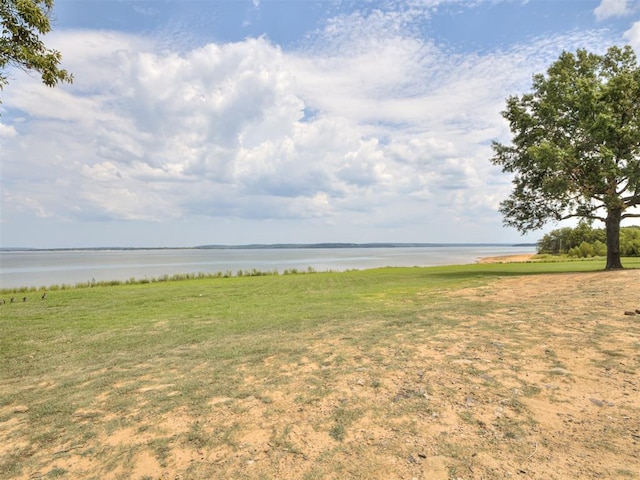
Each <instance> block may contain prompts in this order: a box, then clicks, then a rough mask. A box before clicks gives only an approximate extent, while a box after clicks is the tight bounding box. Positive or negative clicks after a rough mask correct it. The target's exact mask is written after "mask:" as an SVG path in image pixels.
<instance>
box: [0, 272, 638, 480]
mask: <svg viewBox="0 0 640 480" xmlns="http://www.w3.org/2000/svg"><path fill="white" fill-rule="evenodd" d="M341 275H346V274H341ZM362 275H363V274H358V273H354V274H353V275H352V279H351V280H350V282H351V283H350V284H349V285H351V286H350V287H349V288H348V293H349V294H350V295H351V301H350V302H349V306H347V304H346V303H345V304H341V303H340V302H341V300H340V299H341V298H343V294H344V293H345V288H346V287H345V286H344V285H343V284H341V283H340V282H341V281H342V280H340V278H345V277H341V276H340V275H332V276H326V277H325V276H324V274H323V275H318V277H317V278H316V279H315V280H314V279H312V278H308V279H305V280H304V281H305V282H306V281H309V282H313V281H319V280H318V279H323V280H321V281H320V283H318V288H319V289H320V290H322V288H325V287H326V284H327V283H328V284H332V283H334V282H337V284H336V285H334V287H335V288H337V289H338V292H337V293H336V292H334V291H333V290H331V288H333V287H326V288H327V289H326V290H323V291H322V292H323V293H322V294H321V295H320V296H321V297H322V299H321V298H319V297H316V298H315V300H314V301H315V302H317V303H316V304H315V305H313V306H312V308H311V309H310V310H304V309H303V310H296V311H297V312H298V314H299V315H306V316H307V317H308V321H307V322H306V323H303V324H282V325H280V326H277V327H275V328H272V329H259V330H253V331H252V330H248V331H234V332H231V333H228V334H225V335H223V336H222V337H219V336H218V337H216V336H215V335H213V334H212V333H211V332H212V331H211V330H207V329H206V328H205V326H206V325H208V324H215V323H216V322H217V321H219V319H220V318H227V317H225V316H224V315H222V314H218V313H215V312H211V311H210V314H209V315H208V316H207V315H201V313H202V312H201V311H195V310H191V311H190V312H191V316H192V317H193V319H191V320H189V322H195V323H197V324H198V325H199V326H198V328H195V329H192V330H189V331H188V332H190V333H188V334H187V333H185V331H183V330H180V332H178V333H179V334H180V335H183V336H184V337H181V338H180V339H179V341H176V342H173V343H172V342H170V341H169V339H167V338H166V337H167V336H169V337H172V336H175V335H172V328H177V327H176V325H177V323H176V322H178V320H176V319H175V318H172V317H171V315H168V317H169V318H157V317H158V316H162V315H159V314H158V313H157V312H155V310H154V311H152V312H151V313H150V314H149V316H148V317H142V318H141V319H139V320H138V321H136V322H134V324H132V325H130V326H128V327H126V326H120V327H118V328H121V329H122V330H120V333H123V332H124V333H126V334H127V335H129V336H130V337H131V338H132V342H133V343H134V344H136V343H137V344H140V345H142V347H141V351H138V352H133V351H131V350H127V351H129V352H130V355H125V354H124V350H123V351H120V350H119V348H121V347H118V349H113V348H112V349H111V350H108V352H109V355H113V356H114V358H112V359H111V360H109V359H107V358H105V357H102V356H101V355H100V348H104V349H107V347H108V338H110V336H112V335H115V334H114V333H113V332H112V331H110V330H109V329H105V330H100V329H98V328H97V324H96V325H94V330H93V331H89V332H85V336H83V337H78V338H76V337H74V335H75V333H73V332H72V331H69V332H66V333H65V332H64V331H57V332H53V333H51V334H50V341H51V342H57V344H60V345H61V348H60V349H59V350H56V351H55V352H53V353H52V356H51V358H52V359H53V360H51V362H50V365H51V368H50V370H49V371H46V369H44V368H43V365H45V364H46V360H45V363H39V361H38V360H37V359H35V358H31V359H30V358H29V355H33V353H32V354H29V353H28V352H26V351H19V352H16V355H15V357H12V358H14V360H16V359H19V360H20V361H24V362H26V365H25V369H24V376H23V377H19V378H18V377H12V378H7V377H2V384H1V385H0V398H2V399H3V400H2V401H1V402H0V437H2V438H3V439H5V440H4V441H3V442H1V443H0V474H1V475H0V476H1V477H2V478H7V479H33V478H74V479H77V478H95V479H98V478H99V479H125V478H126V479H136V480H141V479H154V480H155V479H172V480H173V479H181V480H182V479H209V478H234V479H242V478H247V479H276V478H277V479H342V478H354V479H356V478H361V479H376V478H377V479H413V478H416V479H423V478H424V479H435V480H438V479H478V480H479V479H485V480H486V479H502V478H530V479H540V478H545V479H566V478H640V423H639V421H638V418H640V380H639V377H640V321H639V320H638V319H640V316H625V315H624V311H625V310H634V309H635V308H640V271H637V270H628V271H622V272H596V273H570V274H552V275H549V274H547V275H528V276H515V277H513V276H511V277H494V278H491V279H485V280H483V281H481V282H479V281H478V280H477V279H472V280H468V281H467V280H465V281H461V282H458V283H455V284H452V285H451V286H449V287H442V288H440V287H438V285H437V283H436V282H429V281H427V280H424V279H423V282H422V284H421V282H420V276H416V277H415V279H414V280H412V281H411V282H408V283H406V284H403V283H402V282H399V281H398V279H395V280H389V282H390V283H388V284H384V282H383V284H382V285H380V282H381V281H382V280H381V279H380V278H379V279H377V283H375V285H377V286H376V287H374V286H373V285H374V283H372V284H371V286H362V284H364V283H366V281H365V277H366V276H362ZM407 275H408V274H407ZM243 281H246V282H257V283H251V285H254V286H255V287H256V289H255V290H253V293H252V294H251V298H252V300H248V298H247V297H244V296H242V298H239V299H237V302H239V303H237V304H236V303H233V302H230V303H228V304H227V307H226V308H231V306H233V308H231V310H233V309H234V308H235V309H237V310H238V311H239V310H242V309H243V308H249V307H248V306H246V305H248V303H246V302H249V301H253V302H257V304H260V302H262V301H266V299H265V298H263V297H261V296H260V293H259V290H260V288H262V289H263V290H264V294H265V295H266V296H269V295H271V297H269V298H273V291H272V290H270V289H269V288H267V287H266V285H267V283H261V282H278V281H280V280H278V279H273V278H271V279H245V280H243ZM286 281H287V282H294V283H295V282H297V281H298V280H296V279H290V280H286ZM198 285H200V284H198ZM202 285H203V286H204V285H208V284H202ZM216 285H218V284H216ZM241 285H242V288H243V289H244V290H245V291H246V288H247V285H249V284H248V283H241ZM322 285H325V287H322ZM354 285H356V286H354ZM367 285H369V284H367ZM421 285H422V286H421ZM280 286H281V285H280ZM291 287H292V288H293V283H292V284H291ZM118 288H121V287H118ZM123 291H126V292H131V291H133V292H135V290H123ZM338 293H340V295H338ZM243 295H248V294H247V293H245V294H243ZM336 295H337V296H336ZM303 297H304V295H303V294H302V293H301V298H303ZM198 298H199V297H198ZM52 301H55V298H54V299H53V300H52ZM69 301H73V299H71V300H69ZM185 301H188V302H191V301H196V300H195V299H194V298H191V299H187V300H185ZM235 301H236V300H234V302H235ZM325 301H326V302H328V303H329V304H338V307H339V308H333V307H331V306H330V305H325V304H324V303H323V302H325ZM347 301H349V298H347ZM272 302H275V304H273V303H272V304H271V306H270V308H278V300H272ZM243 305H245V307H243ZM4 307H11V308H15V307H18V305H13V306H9V305H5V306H4ZM19 307H22V305H20V306H19ZM32 308H34V309H35V307H32ZM279 308H280V309H281V316H282V317H286V316H287V315H289V313H291V312H290V311H289V308H290V307H287V306H285V305H284V304H283V305H280V306H279ZM291 308H293V307H291ZM299 308H300V306H299V305H298V306H296V309H299ZM294 310H295V309H294ZM8 311H9V310H7V309H5V310H4V311H3V312H2V315H5V316H4V317H2V320H3V321H4V322H10V321H11V320H12V319H10V318H8V317H7V316H6V315H7V312H8ZM197 312H200V313H198V314H196V313H197ZM313 312H321V315H320V314H319V317H320V318H311V317H313ZM35 313H37V310H33V312H32V313H31V314H30V315H31V316H32V317H33V315H35ZM236 313H237V311H234V313H229V312H227V314H226V315H227V316H229V315H232V314H233V315H235V314H236ZM293 313H295V312H293ZM245 315H249V314H247V313H245ZM165 316H167V315H165ZM237 318H244V317H243V316H242V315H241V314H240V315H239V316H238V317H237ZM153 319H155V320H153ZM34 321H35V320H34ZM185 321H186V320H185V319H184V318H182V319H179V322H185ZM179 322H178V323H179ZM116 323H117V322H116ZM4 325H8V323H4ZM16 331H17V330H16ZM176 332H177V330H176ZM127 335H124V337H125V338H126V336H127ZM189 335H191V336H189ZM142 338H146V339H147V341H146V342H147V343H141V342H142V340H141V339H142ZM218 338H222V340H221V341H218V340H217V339H218ZM79 339H82V341H85V342H87V341H88V340H90V341H91V342H93V343H92V344H91V345H87V348H88V349H89V350H90V351H91V356H90V357H87V356H82V355H81V354H80V353H78V352H73V351H72V350H75V349H77V348H78V343H77V341H79ZM149 339H151V340H149ZM65 341H67V342H68V345H69V348H70V350H69V351H68V356H69V361H68V365H67V366H65V363H64V352H65V349H64V342H65ZM118 341H119V342H121V341H122V339H119V340H118ZM36 343H37V341H36V340H35V339H34V345H36ZM25 345H28V342H26V343H25ZM118 345H121V344H120V343H119V344H118ZM153 345H160V347H162V348H160V347H158V348H154V347H153ZM122 348H124V347H122ZM127 348H129V347H127ZM36 350H37V349H36ZM145 352H146V353H145ZM7 358H8V357H5V360H4V361H5V362H9V361H10V360H11V359H9V360H7ZM92 358H93V359H96V360H92ZM29 362H31V364H32V365H33V368H34V369H36V371H37V374H34V373H33V372H29V364H30V363H29ZM6 365H8V363H7V364H6ZM12 368H15V366H14V367H12Z"/></svg>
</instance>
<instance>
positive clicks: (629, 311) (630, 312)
mask: <svg viewBox="0 0 640 480" xmlns="http://www.w3.org/2000/svg"><path fill="white" fill-rule="evenodd" d="M624 314H625V315H628V316H630V317H631V316H633V315H635V314H636V312H634V311H632V310H627V311H625V312H624Z"/></svg>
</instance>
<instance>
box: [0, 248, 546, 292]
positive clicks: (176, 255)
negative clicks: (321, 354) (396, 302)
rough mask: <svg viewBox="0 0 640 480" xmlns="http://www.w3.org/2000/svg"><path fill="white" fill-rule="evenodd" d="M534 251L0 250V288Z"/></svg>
mask: <svg viewBox="0 0 640 480" xmlns="http://www.w3.org/2000/svg"><path fill="white" fill-rule="evenodd" d="M520 253H535V247H532V246H531V247H528V246H519V247H516V246H510V245H503V246H494V245H491V246H459V245H443V246H426V247H393V248H260V249H228V248H225V249H215V248H211V249H159V250H153V249H151V250H46V251H43V250H37V251H0V288H17V287H46V286H50V285H62V284H69V285H75V284H76V283H82V282H91V281H92V280H95V281H109V280H121V281H124V280H128V279H131V278H136V279H144V278H158V277H162V276H164V275H169V276H171V275H174V274H183V273H184V274H186V273H205V274H215V273H218V272H223V273H224V272H232V273H233V274H236V272H238V271H239V270H243V271H251V270H253V269H256V270H260V271H265V272H266V271H274V270H277V271H278V272H280V273H282V272H284V271H285V270H292V269H297V270H307V269H308V268H312V269H314V270H315V271H329V270H331V271H345V270H351V269H357V270H362V269H368V268H377V267H411V266H436V265H453V264H467V263H474V262H475V261H477V260H478V259H479V258H481V257H490V256H497V255H517V254H520Z"/></svg>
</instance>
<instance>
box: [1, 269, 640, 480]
mask: <svg viewBox="0 0 640 480" xmlns="http://www.w3.org/2000/svg"><path fill="white" fill-rule="evenodd" d="M625 264H626V265H627V266H628V267H634V266H635V267H638V266H640V262H638V261H637V260H630V259H628V260H627V261H626V262H625ZM601 268H602V262H600V261H598V262H595V261H591V262H567V263H565V262H560V263H523V264H505V265H502V264H487V265H467V266H450V267H435V268H385V269H376V270H367V271H354V272H345V273H318V274H305V275H287V276H282V275H281V276H265V277H241V278H214V279H200V280H187V281H179V282H166V283H156V284H143V285H120V286H111V287H94V288H79V289H68V290H59V291H56V292H51V293H50V294H49V297H48V298H47V299H46V300H40V298H39V295H38V294H37V293H34V292H30V293H27V294H26V295H27V296H28V297H29V298H28V301H27V302H19V303H13V304H9V303H7V304H5V305H1V306H0V332H1V335H0V423H1V422H3V421H8V419H9V418H10V417H11V415H12V413H13V411H12V408H14V407H15V406H16V405H26V406H28V407H29V412H28V422H29V424H30V426H31V428H30V430H31V433H30V438H29V439H28V443H27V444H25V443H24V442H17V440H18V436H17V435H18V433H16V432H14V433H15V435H16V438H15V439H14V440H15V441H16V448H15V449H13V450H11V452H10V454H9V455H6V456H5V458H4V459H3V460H0V473H1V474H2V475H0V476H2V477H3V478H18V476H19V475H24V474H25V472H28V471H33V470H35V469H37V468H39V465H42V464H41V463H39V462H42V460H41V459H39V457H38V453H39V452H40V451H41V450H42V449H46V448H47V446H48V445H49V444H50V443H51V442H54V441H55V442H56V444H58V445H71V444H83V443H87V442H90V441H91V439H92V438H96V437H99V436H100V435H102V434H103V433H104V432H107V433H108V432H109V431H110V429H116V428H120V427H122V425H123V424H129V425H131V426H134V425H139V424H140V421H141V418H142V417H140V415H142V413H140V412H138V413H135V412H137V409H136V404H139V403H140V396H139V395H133V394H132V393H133V392H140V391H141V388H142V389H143V387H144V386H145V385H151V384H154V385H157V384H162V383H163V382H166V383H170V384H171V385H173V386H174V387H173V388H174V389H175V391H178V392H180V395H175V396H169V395H167V396H154V395H151V394H149V395H147V396H144V399H143V400H144V415H145V416H153V415H161V414H162V413H163V412H167V411H171V410H175V409H176V408H177V407H178V406H187V407H188V408H189V409H191V411H193V412H198V411H201V412H202V413H206V412H205V410H206V408H205V405H206V404H207V402H210V400H211V398H213V397H223V398H241V397H243V396H246V395H250V394H252V392H248V391H246V388H245V387H244V386H243V383H242V379H241V377H240V376H238V375H236V374H235V371H236V370H237V369H238V368H239V367H240V366H241V365H242V366H243V368H244V367H246V365H254V366H255V368H256V369H259V368H261V367H260V365H262V364H263V362H264V359H265V358H267V357H269V356H270V355H274V354H276V353H277V354H278V355H288V356H289V357H290V358H291V359H292V361H293V362H295V361H296V359H300V358H302V357H303V356H304V355H308V352H306V351H305V342H306V341H308V340H309V339H310V338H316V339H317V338H327V339H330V338H331V337H340V338H346V339H348V340H349V341H350V342H351V343H352V344H353V345H355V346H357V347H358V348H360V349H363V350H367V349H371V348H373V346H380V345H384V344H385V343H387V342H389V341H391V340H390V339H389V338H388V335H387V330H388V329H389V328H390V327H393V326H396V327H397V326H402V324H404V323H407V324H408V323H415V322H423V323H424V325H423V326H424V328H428V329H431V330H432V331H433V332H434V333H436V332H437V331H438V329H439V328H443V326H444V324H440V323H439V318H440V317H439V316H438V312H440V311H443V309H447V308H448V307H447V305H443V304H442V299H441V298H440V297H439V296H438V292H441V291H447V290H451V289H457V288H464V287H468V286H473V285H478V284H481V283H484V282H486V281H487V280H488V279H491V278H495V277H498V276H505V275H523V274H539V273H554V272H567V271H591V270H598V269H601ZM203 365H206V371H204V370H203V368H202V367H203ZM265 375H266V373H265ZM114 386H115V387H114ZM114 388H115V389H116V390H117V393H118V395H111V396H109V397H108V399H106V400H105V401H104V402H102V406H101V411H100V416H101V417H102V418H103V421H101V422H100V423H97V422H96V423H92V422H77V421H74V418H77V416H78V415H82V413H79V412H88V413H85V414H86V415H89V416H91V415H92V413H91V412H92V411H94V410H95V401H96V398H99V397H100V396H101V395H104V394H105V392H106V391H112V390H113V389H114ZM130 394H131V395H130ZM105 398H106V397H105ZM132 412H134V413H132ZM96 415H97V414H96ZM193 435H195V434H193ZM196 437H197V435H196ZM20 438H21V437H20ZM194 438H195V437H194ZM11 440H12V439H11V438H9V442H11ZM161 446H162V445H160V446H159V447H158V448H160V447H161ZM95 448H96V447H92V449H91V450H88V451H86V452H85V453H86V455H87V456H91V455H98V454H99V455H102V456H108V455H114V453H113V452H109V451H106V450H105V451H101V452H100V451H96V450H95ZM104 448H106V447H104ZM1 457H2V455H0V458H1Z"/></svg>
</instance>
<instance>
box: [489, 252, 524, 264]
mask: <svg viewBox="0 0 640 480" xmlns="http://www.w3.org/2000/svg"><path fill="white" fill-rule="evenodd" d="M533 257H535V254H533V253H531V254H521V255H501V256H498V257H483V258H480V259H479V260H478V262H477V263H513V262H528V261H530V260H531V259H532V258H533Z"/></svg>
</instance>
